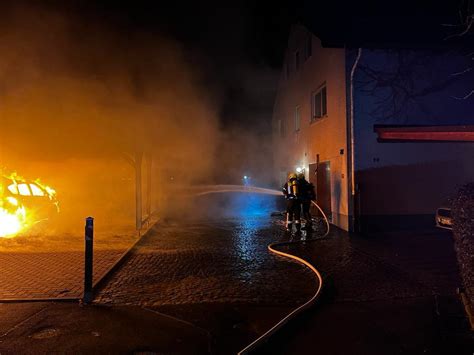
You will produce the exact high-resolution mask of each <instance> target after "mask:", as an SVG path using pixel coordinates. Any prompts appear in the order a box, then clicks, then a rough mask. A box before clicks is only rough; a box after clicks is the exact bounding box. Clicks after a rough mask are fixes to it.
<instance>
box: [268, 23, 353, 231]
mask: <svg viewBox="0 0 474 355" xmlns="http://www.w3.org/2000/svg"><path fill="white" fill-rule="evenodd" d="M309 37H310V38H311V47H312V54H311V56H310V57H308V58H305V57H306V55H305V53H306V49H305V48H306V46H307V41H308V38H309ZM296 51H298V52H299V53H300V54H299V57H300V65H299V69H298V70H296V68H295V52H296ZM287 66H289V72H290V73H289V76H287ZM322 85H326V90H327V115H326V116H325V117H322V118H320V119H318V120H316V121H315V122H311V116H312V93H314V92H315V91H317V90H318V89H319V88H320V87H321V86H322ZM297 106H298V107H299V110H300V117H301V127H300V130H299V131H295V112H296V107H297ZM279 122H281V125H282V126H283V131H284V133H283V135H282V136H281V135H280V132H279ZM346 140H347V138H346V86H345V53H344V50H343V49H333V48H322V47H321V43H320V41H319V39H318V38H317V37H315V36H314V35H312V34H310V33H309V32H308V31H307V30H306V29H305V28H304V27H302V26H294V28H293V30H292V31H291V34H290V38H289V41H288V48H287V51H286V55H285V64H284V66H283V70H282V74H281V78H280V82H279V87H278V92H277V96H276V100H275V106H274V112H273V144H274V166H275V170H276V171H275V178H276V180H277V181H278V183H279V184H280V185H281V184H283V183H284V179H285V177H286V174H287V172H288V171H292V170H293V171H294V170H295V168H296V167H297V166H302V167H304V168H305V173H306V176H307V177H309V174H314V171H309V164H313V163H316V162H317V159H318V156H319V161H320V162H324V161H330V164H331V195H332V215H333V218H332V222H333V223H334V224H335V225H337V226H339V227H341V228H343V229H346V230H347V228H348V184H347V157H346V154H347V146H346ZM341 153H342V154H341Z"/></svg>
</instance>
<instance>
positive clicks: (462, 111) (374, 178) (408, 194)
mask: <svg viewBox="0 0 474 355" xmlns="http://www.w3.org/2000/svg"><path fill="white" fill-rule="evenodd" d="M353 58H354V52H353V51H352V52H350V51H349V52H348V58H347V63H348V66H350V65H351V64H352V63H353ZM467 59H469V58H465V57H464V56H462V55H459V54H453V53H452V52H451V53H445V52H428V51H417V52H414V51H407V50H405V51H400V50H398V51H393V50H392V51H387V50H368V49H363V50H362V56H361V59H360V66H359V67H358V69H357V70H356V77H355V87H356V90H355V119H354V120H355V146H356V148H355V170H356V183H357V184H358V187H359V190H360V192H359V194H358V196H359V199H358V214H360V215H363V216H365V217H364V218H365V220H367V218H368V217H370V218H372V220H374V219H375V218H376V217H377V216H378V217H383V218H381V220H383V221H384V222H383V223H386V221H387V218H386V217H387V216H391V217H393V218H392V219H394V218H395V219H396V218H399V217H402V216H416V215H418V216H430V215H434V213H435V210H436V208H437V207H439V206H440V205H442V204H445V203H446V201H447V200H448V198H449V197H450V196H451V195H452V194H454V193H455V191H456V189H457V188H458V187H459V185H461V184H463V183H465V182H468V181H472V180H473V179H474V166H473V164H472V161H474V144H469V143H378V142H377V136H376V134H375V133H374V130H373V126H374V124H398V125H400V124H401V125H456V124H473V123H474V100H473V99H472V98H471V99H466V100H463V99H460V98H461V97H463V96H465V95H466V94H467V93H469V92H470V90H472V88H473V87H472V79H473V78H472V76H469V75H471V74H469V73H468V74H467V75H462V76H459V78H457V77H456V75H453V74H455V73H458V72H461V71H462V70H463V69H465V68H466V66H465V65H466V64H468V65H469V63H467V62H468V60H467ZM400 63H402V64H403V65H402V68H404V69H405V70H401V71H400V72H402V73H403V72H404V71H406V75H402V76H401V77H399V76H394V75H393V73H395V71H397V70H398V69H397V68H400ZM405 63H410V64H409V65H405ZM407 68H408V69H409V70H406V69H407ZM381 70H383V71H384V72H385V74H384V75H385V76H384V79H385V82H384V83H382V81H380V82H379V84H378V86H377V87H375V86H373V85H374V84H375V81H376V79H375V80H374V78H373V77H371V76H373V75H374V73H380V71H381ZM367 73H369V74H367ZM379 78H380V76H379ZM453 78H454V79H456V80H452V79H453ZM410 81H411V82H410ZM408 83H409V85H407V84H408ZM393 86H395V87H396V88H398V89H396V90H398V91H397V92H396V96H395V100H393V97H392V98H390V99H389V100H388V101H381V99H382V100H383V99H385V100H386V98H387V97H391V95H392V94H393V91H392V87H393ZM406 88H408V91H411V92H412V93H414V95H412V96H413V97H412V98H410V99H409V100H404V99H403V95H404V93H403V92H404V90H405V89H406ZM456 97H457V98H456ZM381 102H386V103H388V105H385V106H383V105H384V104H381ZM390 105H392V107H393V108H394V110H393V111H391V109H390ZM425 220H427V221H428V222H429V223H430V224H432V223H433V222H432V219H430V218H428V219H425ZM397 223H401V222H397Z"/></svg>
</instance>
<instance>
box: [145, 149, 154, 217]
mask: <svg viewBox="0 0 474 355" xmlns="http://www.w3.org/2000/svg"><path fill="white" fill-rule="evenodd" d="M152 159H153V156H152V153H151V152H150V153H149V154H148V159H147V161H146V162H147V164H146V169H147V171H146V216H147V220H148V223H150V217H151V194H152V187H151V180H152V172H151V169H152V167H153V160H152Z"/></svg>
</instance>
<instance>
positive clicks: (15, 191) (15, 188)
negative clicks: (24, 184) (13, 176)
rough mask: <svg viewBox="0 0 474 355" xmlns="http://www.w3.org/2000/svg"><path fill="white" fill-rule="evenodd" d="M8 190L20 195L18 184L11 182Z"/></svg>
mask: <svg viewBox="0 0 474 355" xmlns="http://www.w3.org/2000/svg"><path fill="white" fill-rule="evenodd" d="M7 189H8V191H10V192H11V193H12V194H14V195H18V187H17V186H16V184H11V185H10V186H8V187H7Z"/></svg>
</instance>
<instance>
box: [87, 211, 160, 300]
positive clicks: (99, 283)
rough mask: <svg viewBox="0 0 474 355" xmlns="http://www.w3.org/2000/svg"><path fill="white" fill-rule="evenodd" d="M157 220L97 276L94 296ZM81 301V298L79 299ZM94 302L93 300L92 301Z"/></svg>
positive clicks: (93, 289) (93, 290)
mask: <svg viewBox="0 0 474 355" xmlns="http://www.w3.org/2000/svg"><path fill="white" fill-rule="evenodd" d="M158 221H159V219H158V218H157V219H156V220H154V221H151V222H150V223H149V224H148V226H147V228H146V229H145V231H144V232H143V233H141V231H139V234H138V238H137V240H136V241H135V242H134V243H133V244H132V245H131V246H130V247H129V248H128V249H127V250H126V251H124V252H123V254H122V255H121V256H120V257H119V258H118V259H117V261H116V262H115V263H113V264H112V266H110V267H109V268H108V269H107V270H106V271H104V272H103V273H102V275H100V276H99V278H98V279H97V281H95V282H94V284H93V285H92V292H93V294H95V292H96V291H99V290H100V289H101V287H103V286H104V285H105V283H106V282H107V281H108V280H109V278H110V277H111V276H112V275H113V274H114V273H115V271H117V269H118V268H119V267H120V266H122V265H123V263H124V262H125V261H127V259H128V257H129V256H130V255H131V253H132V251H133V249H135V247H136V246H137V244H138V243H139V242H140V241H142V239H143V238H144V237H145V236H146V235H148V232H149V231H150V230H151V229H152V228H153V226H154V225H155V224H156V223H158ZM80 299H82V297H80ZM92 302H94V300H92Z"/></svg>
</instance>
